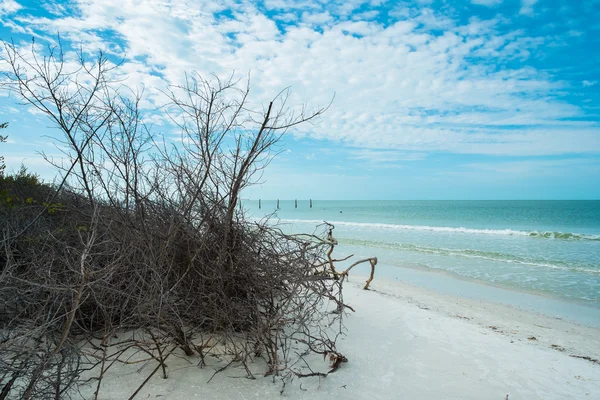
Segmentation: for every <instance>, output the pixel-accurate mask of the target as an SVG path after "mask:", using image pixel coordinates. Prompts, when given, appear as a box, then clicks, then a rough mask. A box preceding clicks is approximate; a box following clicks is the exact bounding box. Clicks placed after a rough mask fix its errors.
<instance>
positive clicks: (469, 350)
mask: <svg viewBox="0 0 600 400" xmlns="http://www.w3.org/2000/svg"><path fill="white" fill-rule="evenodd" d="M364 280H366V276H361V275H354V274H352V275H351V276H350V278H349V281H347V282H344V293H345V294H344V298H345V301H346V303H347V304H349V305H350V306H352V307H353V308H354V309H355V310H356V311H355V312H349V313H348V314H347V316H346V317H345V320H344V323H345V326H346V330H345V332H346V334H345V335H344V336H343V337H341V338H340V339H339V340H338V350H339V351H340V352H341V353H342V354H344V355H345V356H347V357H348V359H349V362H348V363H344V364H343V365H342V367H341V368H340V369H339V370H337V371H336V372H335V373H333V374H331V375H329V376H328V377H327V378H324V379H323V378H318V377H313V378H303V379H295V380H294V381H293V382H291V383H289V384H288V385H286V386H285V390H284V392H283V394H282V395H281V394H280V391H281V389H282V384H281V381H280V380H279V379H277V378H275V379H274V378H273V377H264V376H263V374H264V362H262V361H261V360H260V359H257V360H256V361H255V362H254V363H252V365H251V368H252V369H253V373H256V379H254V380H250V379H246V377H245V372H244V369H243V368H242V367H239V366H233V367H231V368H229V369H227V370H225V371H223V372H221V373H218V374H217V375H215V376H214V379H213V380H212V381H211V382H210V383H207V381H208V380H209V379H211V377H212V375H213V374H214V372H215V370H216V369H217V367H218V366H217V365H210V364H209V366H208V367H204V368H199V367H198V365H197V362H198V357H184V356H183V354H181V355H177V356H174V357H172V358H171V359H170V360H169V361H168V362H167V365H168V375H169V378H168V379H162V378H160V377H158V375H157V376H154V377H153V378H152V379H151V380H150V381H149V382H148V384H147V385H146V387H144V389H143V390H142V391H141V392H140V393H139V398H148V397H149V398H165V399H171V398H173V399H176V398H189V399H200V398H216V399H218V398H239V399H264V398H289V399H294V400H299V399H311V400H313V399H314V400H330V399H331V398H340V397H341V398H348V399H364V398H374V399H396V398H400V399H404V398H405V399H425V400H434V399H441V398H444V399H456V400H458V399H461V400H462V399H473V400H475V399H478V400H479V399H494V400H504V399H506V398H507V397H506V396H508V399H509V400H518V399H527V400H530V399H544V400H547V399H557V400H558V399H561V400H562V399H565V398H577V399H585V398H589V399H592V398H594V397H593V396H594V393H596V394H597V393H600V361H599V360H600V328H593V327H588V326H584V325H580V324H576V323H572V322H570V321H567V320H563V319H557V318H555V317H550V316H546V315H541V314H536V313H533V312H530V311H526V310H522V309H518V308H515V307H511V306H507V305H503V304H495V303H491V302H487V301H482V300H474V299H469V298H465V297H460V296H454V295H449V294H443V293H439V292H436V291H434V290H429V289H426V288H423V287H418V286H413V285H411V284H408V283H406V282H396V281H389V280H386V279H384V278H382V277H381V276H379V277H378V276H377V275H376V276H375V280H374V281H373V282H372V283H371V290H362V285H363V283H364ZM181 353H182V352H181ZM310 360H311V361H312V362H311V367H312V368H314V369H315V370H327V365H328V363H327V362H324V361H323V359H322V357H312V356H311V358H310ZM153 368H154V364H152V363H149V364H148V365H145V366H142V367H140V366H139V365H138V366H135V367H133V366H116V367H115V369H114V370H112V371H111V372H110V377H109V376H107V377H106V378H110V379H107V380H106V381H105V383H104V384H103V396H101V398H103V399H112V398H114V399H119V398H127V397H128V396H129V395H130V393H129V392H130V391H131V388H132V387H137V385H139V383H140V382H141V381H143V380H144V379H145V378H146V377H147V375H148V373H149V371H151V370H152V369H153ZM109 382H110V383H109ZM86 393H87V392H84V393H82V395H83V397H84V398H86V397H85V395H86Z"/></svg>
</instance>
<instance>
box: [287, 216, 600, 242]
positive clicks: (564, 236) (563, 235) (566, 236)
mask: <svg viewBox="0 0 600 400" xmlns="http://www.w3.org/2000/svg"><path fill="white" fill-rule="evenodd" d="M279 222H283V223H307V224H321V223H323V221H320V220H311V219H280V220H279ZM328 222H329V223H331V224H333V225H341V226H354V227H362V228H376V229H390V230H411V231H431V232H447V233H461V234H473V235H501V236H527V237H532V238H540V239H556V240H591V241H600V236H597V235H586V234H583V233H569V232H553V231H518V230H513V229H474V228H463V227H460V228H454V227H447V226H427V225H399V224H385V223H368V222H347V221H328Z"/></svg>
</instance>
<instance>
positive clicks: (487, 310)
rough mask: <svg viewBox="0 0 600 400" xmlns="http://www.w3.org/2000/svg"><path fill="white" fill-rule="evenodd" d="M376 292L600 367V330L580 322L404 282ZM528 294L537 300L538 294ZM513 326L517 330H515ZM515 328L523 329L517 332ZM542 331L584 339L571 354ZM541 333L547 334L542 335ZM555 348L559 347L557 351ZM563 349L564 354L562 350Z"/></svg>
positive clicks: (383, 283)
mask: <svg viewBox="0 0 600 400" xmlns="http://www.w3.org/2000/svg"><path fill="white" fill-rule="evenodd" d="M350 279H351V281H350V283H351V284H353V285H356V284H358V283H360V282H362V281H365V280H366V279H367V276H362V275H354V276H352V277H351V278H350ZM376 279H377V277H376V278H375V280H373V282H372V283H371V285H373V283H375V282H376ZM475 284H478V283H475ZM504 290H509V289H504ZM373 291H374V292H376V293H379V294H381V295H383V296H386V297H393V298H397V299H399V300H401V301H404V302H407V303H409V304H414V305H416V306H417V307H419V308H427V309H429V310H434V311H437V312H439V313H441V314H443V315H445V316H448V317H456V318H459V319H464V320H467V321H471V322H472V323H476V324H477V325H479V326H481V327H483V328H489V329H491V330H492V331H494V332H496V333H499V334H503V335H505V336H507V337H512V338H515V339H517V340H523V339H524V338H525V339H527V340H528V341H531V342H536V344H538V345H543V344H544V343H546V342H548V343H549V348H550V349H553V350H558V351H561V352H565V354H568V355H570V356H578V355H580V354H579V353H586V352H588V353H591V355H586V356H589V357H590V358H592V359H595V360H598V363H597V364H598V365H599V366H600V326H590V325H586V324H582V323H580V322H579V321H574V320H572V319H566V318H561V317H556V316H553V315H548V314H546V313H543V312H537V311H534V310H531V309H526V308H523V307H521V306H513V305H509V304H503V303H496V302H493V301H488V300H482V299H473V298H469V297H463V296H457V295H453V294H446V293H440V292H438V291H435V290H431V289H429V288H425V287H421V286H415V285H412V284H410V283H406V282H402V281H390V280H386V279H380V280H379V282H378V285H375V286H373ZM526 294H528V295H533V296H535V294H530V293H526ZM540 297H541V296H540ZM457 309H458V310H460V309H463V310H464V311H465V312H466V311H468V313H467V314H469V315H459V314H458V313H457V312H456V311H457ZM511 323H512V324H513V325H514V326H512V327H511V325H510V324H511ZM517 324H518V325H517ZM492 327H493V328H492ZM515 327H518V328H519V329H515ZM541 329H551V330H553V331H559V332H572V333H575V334H576V335H577V336H580V339H581V341H580V342H578V343H575V342H574V343H575V344H576V346H575V347H573V348H572V349H571V350H572V351H571V352H570V353H569V352H568V351H567V350H568V348H566V347H564V346H561V345H560V344H557V343H550V342H552V340H551V339H555V340H554V341H560V340H561V339H562V337H561V336H560V335H558V336H557V335H547V333H548V332H549V331H544V330H541ZM539 332H544V333H543V334H541V333H539ZM536 333H537V335H536ZM530 337H535V338H536V340H535V341H534V340H530V339H529V338H530ZM588 344H589V346H588ZM552 345H556V346H554V347H553V346H552ZM561 348H562V350H560V349H561Z"/></svg>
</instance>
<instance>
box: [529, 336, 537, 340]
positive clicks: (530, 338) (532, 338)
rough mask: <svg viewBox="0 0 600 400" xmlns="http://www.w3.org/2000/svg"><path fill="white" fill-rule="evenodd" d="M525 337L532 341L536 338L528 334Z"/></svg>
mask: <svg viewBox="0 0 600 400" xmlns="http://www.w3.org/2000/svg"><path fill="white" fill-rule="evenodd" d="M527 339H528V340H532V341H533V340H537V338H536V337H535V336H529V337H528V338H527Z"/></svg>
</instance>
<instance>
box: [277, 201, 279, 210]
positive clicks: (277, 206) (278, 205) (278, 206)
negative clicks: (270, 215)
mask: <svg viewBox="0 0 600 400" xmlns="http://www.w3.org/2000/svg"><path fill="white" fill-rule="evenodd" d="M277 209H278V210H279V199H277Z"/></svg>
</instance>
